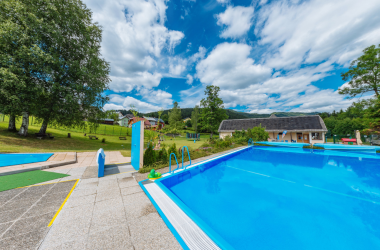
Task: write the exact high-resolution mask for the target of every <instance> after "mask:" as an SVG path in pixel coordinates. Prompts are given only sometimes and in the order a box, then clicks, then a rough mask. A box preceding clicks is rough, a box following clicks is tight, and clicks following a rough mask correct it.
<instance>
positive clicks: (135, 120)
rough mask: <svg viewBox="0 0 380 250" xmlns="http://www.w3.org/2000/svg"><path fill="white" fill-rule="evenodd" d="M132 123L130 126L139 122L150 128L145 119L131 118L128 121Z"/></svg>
mask: <svg viewBox="0 0 380 250" xmlns="http://www.w3.org/2000/svg"><path fill="white" fill-rule="evenodd" d="M131 121H132V124H133V123H136V122H139V121H144V125H149V126H150V122H149V121H148V120H147V119H145V118H141V117H133V118H132V119H129V122H131Z"/></svg>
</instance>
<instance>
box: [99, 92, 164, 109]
mask: <svg viewBox="0 0 380 250" xmlns="http://www.w3.org/2000/svg"><path fill="white" fill-rule="evenodd" d="M116 96H117V95H113V98H117V100H118V101H119V100H120V98H122V99H124V100H123V102H122V105H117V104H114V103H107V104H106V105H104V109H105V110H111V109H116V110H118V109H125V110H129V109H130V107H131V105H134V106H135V107H136V109H137V110H138V111H139V112H142V113H147V112H153V111H157V110H159V109H160V107H159V106H156V105H152V104H150V103H147V102H143V101H140V100H137V99H135V98H133V97H131V96H127V97H123V96H118V97H116Z"/></svg>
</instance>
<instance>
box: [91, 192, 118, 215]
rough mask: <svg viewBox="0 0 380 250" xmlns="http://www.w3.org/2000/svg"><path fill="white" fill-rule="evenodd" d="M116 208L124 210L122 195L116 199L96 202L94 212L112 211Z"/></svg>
mask: <svg viewBox="0 0 380 250" xmlns="http://www.w3.org/2000/svg"><path fill="white" fill-rule="evenodd" d="M115 208H123V199H122V198H121V195H120V196H119V197H117V198H115V199H110V200H105V201H99V202H96V203H95V208H94V212H95V211H106V210H112V209H115Z"/></svg>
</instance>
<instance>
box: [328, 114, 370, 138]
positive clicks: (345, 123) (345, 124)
mask: <svg viewBox="0 0 380 250" xmlns="http://www.w3.org/2000/svg"><path fill="white" fill-rule="evenodd" d="M362 129H364V126H363V124H362V123H361V122H360V121H359V120H358V119H350V118H345V119H343V120H338V121H337V122H336V125H335V128H334V130H333V131H332V132H333V134H337V135H347V134H350V135H351V136H355V130H362Z"/></svg>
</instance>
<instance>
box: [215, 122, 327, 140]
mask: <svg viewBox="0 0 380 250" xmlns="http://www.w3.org/2000/svg"><path fill="white" fill-rule="evenodd" d="M260 125H261V127H264V128H265V131H267V132H268V133H269V137H270V138H269V139H268V141H284V142H302V143H324V142H325V134H326V132H327V128H326V125H325V123H324V122H323V120H322V118H321V117H320V116H319V115H310V116H291V117H276V116H271V117H269V118H252V119H233V120H223V121H222V122H221V123H220V126H219V130H218V132H219V137H220V138H224V137H226V136H228V135H229V136H232V134H233V133H235V131H236V130H238V131H242V130H243V129H244V130H247V129H251V128H253V127H257V126H260ZM283 133H285V136H284V137H283V136H282V135H283Z"/></svg>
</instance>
